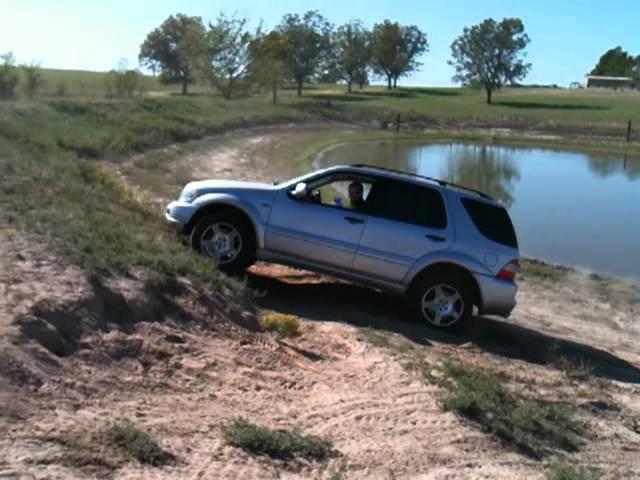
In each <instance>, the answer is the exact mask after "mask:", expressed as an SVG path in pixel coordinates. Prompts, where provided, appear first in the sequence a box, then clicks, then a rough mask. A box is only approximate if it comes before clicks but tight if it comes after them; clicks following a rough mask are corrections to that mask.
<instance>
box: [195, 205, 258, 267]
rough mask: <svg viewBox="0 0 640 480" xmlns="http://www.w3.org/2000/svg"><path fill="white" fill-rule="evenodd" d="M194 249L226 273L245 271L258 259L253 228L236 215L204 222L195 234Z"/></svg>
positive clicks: (212, 217)
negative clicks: (256, 257)
mask: <svg viewBox="0 0 640 480" xmlns="http://www.w3.org/2000/svg"><path fill="white" fill-rule="evenodd" d="M191 246H192V247H193V249H194V250H196V251H197V252H199V253H201V254H203V255H205V256H206V257H208V258H210V259H211V260H212V261H213V264H214V265H215V266H216V268H217V269H218V270H221V271H223V272H239V271H242V270H244V269H246V268H247V267H249V266H250V265H251V264H252V263H253V262H254V258H255V239H254V235H253V228H252V227H251V225H249V224H248V223H247V222H246V220H244V219H243V218H241V217H240V216H238V215H233V214H221V215H208V216H206V217H204V218H202V219H201V220H200V221H199V222H198V223H197V224H196V226H195V228H194V229H193V231H192V232H191Z"/></svg>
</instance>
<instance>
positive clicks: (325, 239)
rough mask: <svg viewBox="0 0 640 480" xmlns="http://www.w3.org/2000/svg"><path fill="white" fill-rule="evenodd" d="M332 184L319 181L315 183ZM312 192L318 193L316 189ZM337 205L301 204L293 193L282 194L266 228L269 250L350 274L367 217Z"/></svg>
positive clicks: (308, 202) (313, 187)
mask: <svg viewBox="0 0 640 480" xmlns="http://www.w3.org/2000/svg"><path fill="white" fill-rule="evenodd" d="M330 180H331V179H330V178H327V179H324V180H323V179H320V180H317V179H316V180H315V183H316V184H317V183H322V181H326V182H329V181H330ZM292 188H293V187H292ZM310 189H311V190H314V192H315V191H316V190H315V186H311V187H310ZM337 203H338V204H341V202H337ZM338 204H337V205H327V204H322V203H319V202H318V201H317V199H316V201H314V200H312V199H306V200H298V199H296V198H294V197H293V196H292V195H291V189H284V190H283V191H281V192H279V193H278V196H277V198H276V201H275V203H274V205H273V209H272V211H271V216H270V218H269V223H268V225H267V230H266V236H265V248H266V250H268V251H270V252H274V253H278V254H284V255H286V256H289V257H292V258H295V259H301V260H306V261H311V262H314V263H318V264H322V265H329V266H331V267H337V268H340V269H343V270H351V268H352V267H353V261H354V258H355V254H356V250H357V247H358V243H359V241H360V237H361V236H362V232H363V229H364V225H365V223H366V218H367V217H366V215H364V214H363V213H360V212H356V211H354V210H350V209H348V208H343V207H341V206H339V205H338Z"/></svg>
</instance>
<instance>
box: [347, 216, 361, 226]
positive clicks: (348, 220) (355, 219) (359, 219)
mask: <svg viewBox="0 0 640 480" xmlns="http://www.w3.org/2000/svg"><path fill="white" fill-rule="evenodd" d="M344 219H345V220H346V221H347V222H349V223H351V224H354V223H364V219H362V218H358V217H349V216H347V217H344Z"/></svg>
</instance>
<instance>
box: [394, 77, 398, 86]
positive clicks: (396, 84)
mask: <svg viewBox="0 0 640 480" xmlns="http://www.w3.org/2000/svg"><path fill="white" fill-rule="evenodd" d="M397 86H398V77H393V88H396V87H397Z"/></svg>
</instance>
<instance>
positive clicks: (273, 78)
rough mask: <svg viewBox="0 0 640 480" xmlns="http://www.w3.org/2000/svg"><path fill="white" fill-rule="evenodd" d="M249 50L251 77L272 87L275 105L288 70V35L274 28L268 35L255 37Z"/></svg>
mask: <svg viewBox="0 0 640 480" xmlns="http://www.w3.org/2000/svg"><path fill="white" fill-rule="evenodd" d="M249 51H250V55H251V62H250V71H251V77H252V78H253V79H254V80H255V81H257V82H258V84H259V85H264V86H267V87H269V88H271V100H272V102H273V104H274V105H275V104H276V103H278V87H279V86H280V85H281V83H282V82H283V80H284V78H285V75H286V71H287V69H286V63H287V55H288V52H289V46H288V42H287V37H286V36H285V35H284V34H282V33H281V32H278V31H276V30H273V31H271V32H269V33H267V34H266V35H260V36H257V37H256V38H254V39H253V40H252V42H251V44H250V46H249Z"/></svg>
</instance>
